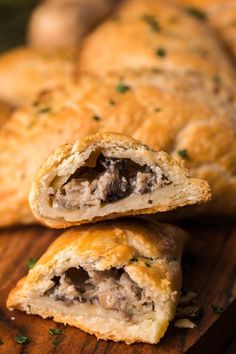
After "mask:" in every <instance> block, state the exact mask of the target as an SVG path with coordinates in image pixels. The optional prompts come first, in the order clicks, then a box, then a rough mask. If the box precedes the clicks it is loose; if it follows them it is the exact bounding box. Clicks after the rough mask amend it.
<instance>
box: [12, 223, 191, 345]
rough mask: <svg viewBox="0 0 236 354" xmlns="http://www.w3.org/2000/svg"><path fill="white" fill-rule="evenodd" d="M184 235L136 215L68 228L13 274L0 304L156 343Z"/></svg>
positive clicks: (172, 296)
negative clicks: (24, 271) (14, 280)
mask: <svg viewBox="0 0 236 354" xmlns="http://www.w3.org/2000/svg"><path fill="white" fill-rule="evenodd" d="M185 237H186V235H185V233H184V232H183V231H182V230H180V229H178V228H176V227H174V226H170V225H165V224H157V223H152V222H149V221H144V220H139V219H136V220H131V219H130V220H126V221H124V220H123V221H120V222H117V221H116V222H107V223H99V224H96V225H92V226H91V225H90V226H83V227H80V228H77V229H72V230H69V231H67V232H65V233H64V234H63V235H62V236H61V237H59V238H58V239H57V240H56V241H55V242H54V243H53V244H52V245H51V246H50V247H49V249H48V250H47V251H46V253H45V254H44V255H43V256H42V257H41V258H40V260H39V261H38V262H37V264H36V265H35V266H34V268H33V269H32V270H30V272H29V274H28V276H27V277H25V278H23V279H21V280H20V281H19V282H18V284H17V286H16V287H15V288H14V289H13V290H12V291H11V292H10V294H9V297H8V300H7V306H8V307H9V308H17V309H20V310H22V311H26V312H27V313H28V314H37V315H40V316H41V317H43V318H47V317H53V319H54V320H55V321H57V322H61V323H64V324H69V325H72V326H76V327H78V328H81V329H82V330H84V331H86V332H89V333H91V334H95V335H96V336H97V337H98V338H103V339H112V340H115V341H125V342H127V343H133V342H136V341H139V342H147V343H157V342H158V341H159V340H160V338H161V337H162V336H163V335H164V333H165V331H166V329H167V327H168V324H169V321H170V320H171V319H172V318H173V317H174V316H175V309H176V305H177V302H178V299H179V292H180V287H181V266H180V258H181V253H182V248H183V243H184V240H185Z"/></svg>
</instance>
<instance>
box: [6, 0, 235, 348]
mask: <svg viewBox="0 0 236 354" xmlns="http://www.w3.org/2000/svg"><path fill="white" fill-rule="evenodd" d="M196 17H197V18H196ZM203 17H204V16H201V15H199V13H198V15H197V16H196V11H195V12H194V11H189V9H188V11H186V8H183V7H179V6H178V5H176V3H174V2H166V1H161V0H156V1H151V0H145V1H144V0H133V1H132V0H127V1H124V2H123V3H122V4H121V5H120V6H119V8H118V9H116V11H115V13H114V14H113V16H112V17H110V18H108V19H107V20H106V21H105V22H104V23H102V24H101V25H99V26H98V27H97V28H96V29H95V30H94V31H93V32H92V33H91V34H90V35H88V37H87V38H86V39H85V40H84V42H83V43H82V46H81V48H80V49H79V50H76V49H71V48H69V49H63V50H60V51H51V50H50V51H48V50H45V49H44V50H43V51H42V50H41V49H40V50H38V49H28V48H25V49H20V50H16V51H14V52H12V53H10V54H5V55H4V56H3V57H2V58H0V82H1V83H4V85H1V87H0V96H1V98H2V99H3V101H8V102H9V103H10V107H9V109H14V107H15V106H18V105H22V107H21V108H18V109H15V112H14V113H13V114H12V115H11V117H10V118H9V119H8V121H7V123H5V124H4V125H3V127H2V128H1V131H0V149H1V151H2V152H1V156H0V166H1V174H0V181H1V184H0V194H1V196H3V197H2V198H1V200H0V212H1V220H0V224H1V226H9V225H13V224H19V223H22V224H28V223H34V222H35V218H34V216H33V214H32V212H31V210H30V208H29V205H28V201H27V197H28V193H29V188H30V185H31V184H32V182H33V179H34V175H35V172H36V171H37V170H38V168H39V166H40V165H41V164H42V163H43V161H44V160H45V158H46V157H47V156H48V155H49V154H50V153H52V151H53V150H54V149H56V148H58V147H59V146H60V145H61V144H64V143H69V144H71V143H74V141H75V140H76V139H78V138H80V137H83V136H86V135H90V134H94V133H97V132H98V131H100V130H106V131H109V132H116V133H122V134H125V135H128V136H131V137H133V138H136V139H138V140H140V141H141V142H142V143H145V144H147V145H148V146H149V147H150V148H152V149H155V150H157V151H159V150H164V151H166V152H167V153H169V154H170V155H172V157H174V158H175V159H177V160H182V159H184V160H185V164H186V166H187V167H189V168H191V172H190V173H191V175H192V176H194V177H197V178H202V179H205V180H207V181H208V182H209V184H210V186H211V189H212V200H211V201H208V202H207V203H205V204H202V205H199V206H197V207H196V206H193V207H188V208H186V209H181V210H180V212H181V214H180V216H182V217H185V216H188V215H196V214H226V215H235V211H236V198H235V196H236V175H235V174H236V170H235V164H234V161H235V157H236V126H235V124H236V123H235V112H236V110H235V109H236V108H235V93H234V90H235V88H234V85H235V80H236V78H235V71H234V68H233V66H232V63H231V61H230V60H229V59H228V57H227V55H226V51H225V49H224V48H223V47H222V46H221V44H220V43H219V42H218V41H217V38H216V37H215V36H214V33H213V32H212V31H211V29H210V28H209V27H208V26H207V24H205V22H204V21H203V20H204V19H203ZM77 38H78V37H77ZM104 39H105V40H104ZM56 44H58V43H56ZM62 44H64V43H62ZM13 78H16V80H14V79H13ZM17 78H18V79H17ZM21 78H22V80H21ZM39 91H42V92H41V93H40V94H39V95H38V96H37V95H36V93H37V92H39ZM3 105H5V103H3ZM3 116H4V114H3ZM75 146H76V144H75ZM72 150H73V149H72ZM58 151H59V153H58V154H59V155H58V156H59V157H57V153H56V155H52V156H51V157H49V160H47V161H49V162H46V166H47V164H49V166H50V167H49V168H50V169H51V171H54V170H53V169H54V167H55V166H54V164H53V163H54V162H55V163H56V164H58V163H59V160H60V158H62V156H61V154H60V150H58ZM55 156H56V157H55ZM119 157H120V156H119ZM58 159H59V160H58ZM51 162H53V163H51ZM43 166H44V165H43ZM47 168H48V167H47ZM51 171H50V172H51ZM39 176H40V180H39V182H40V181H43V182H45V181H46V180H47V175H44V173H42V174H40V173H39ZM71 176H72V175H71ZM36 181H37V177H36ZM34 183H36V182H34ZM49 188H50V186H49ZM183 191H185V190H184V186H183ZM191 193H193V190H189V195H190V196H191ZM205 193H206V195H207V189H206V191H205ZM34 198H36V202H38V204H39V205H40V206H41V209H40V208H39V210H38V211H36V212H35V210H34V212H35V213H36V215H37V217H39V218H40V219H41V221H42V220H43V222H45V221H47V220H46V218H42V215H41V212H40V210H41V211H42V204H40V203H41V199H40V197H39V195H37V193H36V197H35V196H34ZM37 198H38V199H37ZM207 198H208V197H205V198H204V197H203V196H201V197H200V198H199V199H198V200H196V201H195V202H200V201H201V200H204V199H207ZM177 200H178V199H177ZM183 204H189V203H183ZM190 204H191V203H190ZM192 204H193V203H192ZM176 206H178V203H177V205H176ZM140 209H142V208H140ZM150 209H151V208H150ZM169 209H171V208H167V209H165V210H169ZM132 210H133V207H132V208H131V211H132ZM129 214H130V213H129ZM131 214H132V213H131ZM173 214H174V215H177V213H176V212H173ZM122 215H123V214H122V213H120V215H119V216H122ZM46 216H47V214H46ZM156 218H158V215H157V216H152V221H151V222H148V221H146V224H145V231H139V230H142V227H143V226H142V222H141V221H137V225H139V223H140V226H137V228H135V230H134V229H133V226H129V222H127V221H125V222H124V223H123V222H120V223H109V222H107V223H103V224H102V226H101V225H100V224H95V226H88V227H84V228H82V229H77V230H76V231H71V232H70V231H69V232H68V233H66V235H65V236H62V238H59V239H58V241H56V242H55V243H54V244H53V245H52V247H51V248H50V249H49V250H48V251H47V253H46V254H45V255H44V256H43V257H42V259H41V260H40V261H39V263H38V264H37V265H36V266H35V268H34V269H33V270H32V271H31V272H30V274H29V276H28V278H27V280H26V281H25V284H26V285H24V281H23V282H21V283H20V285H18V288H16V290H13V293H12V294H13V295H11V296H10V300H9V306H15V307H19V308H21V309H23V310H26V311H27V312H29V313H31V309H28V307H27V306H28V305H29V301H33V299H34V297H35V296H38V293H40V294H45V291H46V290H47V291H48V290H49V289H53V287H56V286H57V287H59V288H60V286H61V285H60V284H59V285H58V284H57V283H52V281H51V279H52V278H53V277H54V276H59V274H64V273H63V272H65V271H67V270H68V269H70V268H75V266H76V264H78V262H79V265H80V264H82V265H83V262H85V269H86V271H88V272H90V271H92V272H96V271H104V270H108V269H110V268H111V267H115V268H116V267H117V268H122V267H125V270H126V269H127V272H128V274H129V275H130V277H131V279H133V280H134V281H136V283H137V282H138V281H140V278H142V277H145V276H146V274H149V272H151V275H150V279H151V278H152V277H154V278H155V277H156V274H158V272H159V270H158V269H160V268H158V267H159V266H160V265H156V264H154V266H153V265H152V264H149V263H148V264H149V266H150V267H149V266H147V265H146V268H145V262H148V259H149V260H151V262H152V261H153V259H154V260H155V258H158V259H159V257H161V258H163V259H162V260H161V262H162V261H163V262H164V263H163V262H162V263H163V264H162V265H163V266H164V267H167V268H166V269H168V267H169V261H170V263H171V262H172V261H174V262H177V263H175V264H174V267H177V268H178V269H177V268H176V269H177V270H176V272H177V273H178V275H173V274H174V271H173V274H172V270H170V278H168V276H167V277H166V270H163V269H162V270H160V273H159V276H160V278H161V280H160V278H159V279H158V281H157V280H155V281H157V283H158V284H161V283H162V280H163V281H164V282H166V281H167V283H169V284H171V286H172V285H173V284H175V279H177V278H179V274H180V269H179V259H180V254H181V250H180V249H181V248H182V246H178V245H177V244H175V243H176V242H177V243H178V242H179V241H178V239H179V238H178V234H179V232H180V233H181V231H179V230H176V231H173V234H175V236H174V237H173V235H172V236H170V235H169V231H168V232H166V234H165V232H164V236H163V237H162V236H161V233H160V232H159V231H149V230H151V229H152V228H154V229H155V228H157V230H159V228H163V229H164V230H165V227H166V228H167V230H170V228H171V230H172V227H170V226H163V225H160V224H156V221H155V219H156ZM130 223H131V224H132V221H130ZM135 223H136V221H135ZM72 224H73V223H72ZM54 226H55V224H54ZM67 226H70V223H69V224H68V225H67ZM130 228H131V229H132V232H133V236H132V237H133V240H136V241H137V239H138V236H137V235H138V234H139V232H141V234H142V236H140V237H142V238H143V241H142V242H143V243H144V246H143V248H141V249H140V251H139V247H140V246H139V242H138V241H137V244H135V245H133V244H132V241H131V237H130V238H129V239H128V238H127V237H128V236H127V235H129V232H130ZM84 230H85V231H84ZM90 230H92V231H91V234H92V233H93V232H95V233H96V230H97V234H96V235H95V236H91V235H90ZM94 230H95V231H94ZM104 230H105V231H104ZM111 230H115V231H114V234H113V233H112V232H113V231H111ZM173 230H174V229H173ZM84 232H85V233H86V235H87V236H85V238H87V239H88V241H87V243H86V246H84V247H85V249H84V250H83V251H82V248H81V245H80V238H81V237H83V235H82V236H81V234H83V233H84ZM104 232H105V233H107V234H109V233H110V232H111V236H110V238H108V239H107V242H108V243H109V242H110V241H109V240H113V241H114V245H112V249H113V247H114V253H113V251H112V253H111V255H110V256H109V257H110V258H109V259H107V258H106V257H105V258H104V260H103V258H102V260H103V261H104V264H103V265H101V266H100V265H99V263H98V264H97V263H96V267H95V268H93V269H92V270H91V269H89V265H88V263H87V262H88V259H84V258H83V252H85V253H86V252H88V253H89V254H90V252H92V253H91V254H92V257H93V252H95V251H94V249H92V250H91V249H90V247H92V245H93V242H94V243H95V244H96V247H95V249H96V248H99V249H100V247H101V245H100V242H101V235H100V233H104ZM152 232H153V233H154V234H155V235H156V238H155V239H153V238H151V240H150V239H149V237H150V235H151V234H152ZM122 233H123V234H124V235H125V236H121V235H122ZM171 233H172V231H171ZM117 235H119V237H120V238H121V239H120V240H117V239H116V237H118V236H117ZM159 238H160V239H159ZM183 238H184V237H182V239H183ZM158 239H159V240H160V243H158ZM75 240H76V241H75ZM90 241H91V242H90ZM113 241H112V242H113ZM136 241H134V242H136ZM97 242H98V243H97ZM140 242H141V241H140ZM165 242H167V243H168V244H170V245H171V246H170V247H167V250H166V251H163V249H162V247H164V246H163V245H164V244H165ZM77 243H78V252H77V253H76V252H74V253H72V254H71V255H70V257H72V258H73V256H74V257H77V258H76V261H75V260H74V261H71V260H70V261H68V264H66V265H65V266H63V267H62V263H63V259H64V257H65V254H66V249H67V246H68V247H69V246H70V247H71V248H72V249H73V248H76V249H77ZM180 243H181V244H182V243H183V242H182V241H181V242H180ZM117 244H118V245H119V246H120V247H121V249H122V250H120V247H118V245H117ZM176 245H177V246H176ZM117 247H118V248H117ZM152 247H153V252H152V251H150V253H148V252H147V253H145V251H144V250H145V249H146V248H147V249H149V248H150V249H152ZM154 249H155V251H154ZM174 249H176V251H175V252H174V251H173V250H174ZM108 250H109V249H108ZM122 252H123V253H122ZM172 252H173V253H172ZM119 255H120V256H121V257H122V259H119ZM54 256H55V257H56V258H53V257H54ZM100 256H101V251H99V252H97V255H96V257H97V258H96V257H95V256H94V257H95V261H96V262H98V261H99V260H100ZM113 256H114V257H115V260H113V258H112V257H113ZM57 257H58V259H59V261H58V263H56V264H55V259H57ZM137 257H138V258H139V257H141V262H140V261H138V264H136V258H137ZM172 258H173V259H172ZM81 259H82V261H81ZM111 259H112V260H111ZM167 259H168V262H167V264H166V263H165V262H166V260H167ZM170 259H171V260H170ZM50 262H51V263H50ZM60 262H62V263H60ZM129 262H131V264H130V263H129ZM139 262H140V263H139ZM133 263H135V266H134V264H133ZM154 263H155V261H154ZM171 264H172V263H171ZM50 266H52V267H53V272H52V273H50V274H49V275H50V277H51V278H48V279H47V281H48V282H49V283H46V280H45V284H43V283H42V282H39V281H38V279H41V277H42V276H43V277H44V276H45V274H46V273H47V271H48V267H50ZM86 267H87V268H86ZM129 267H131V268H129ZM132 267H134V268H135V267H136V270H137V272H138V271H140V272H142V271H143V275H142V276H140V275H139V276H137V278H135V277H133V275H131V274H132V273H131V272H130V273H129V269H131V271H132ZM139 267H140V268H139ZM149 268H151V270H150V269H149ZM162 271H163V273H164V274H165V275H164V276H162V275H161V272H162ZM154 273H155V275H154ZM95 275H96V274H95ZM63 276H64V275H63ZM63 276H62V278H63ZM119 276H122V275H119ZM154 278H153V279H154ZM155 279H156V278H155ZM50 282H51V283H50ZM157 283H156V284H157ZM22 284H23V285H22ZM35 284H38V287H37V286H36V285H35ZM67 285H68V284H67ZM149 286H150V284H148V285H143V287H142V286H141V283H140V287H141V288H146V287H147V288H148V287H149ZM22 289H23V290H22ZM45 289H46V290H45ZM179 289H180V282H179V281H178V284H177V285H175V286H174V287H173V288H171V289H169V290H168V289H166V288H165V289H164V288H163V289H162V290H163V291H164V293H163V294H165V295H166V296H167V297H166V299H168V300H165V301H167V302H168V301H170V302H169V303H168V304H169V306H170V307H169V309H168V311H169V313H168V314H167V315H166V319H167V322H166V323H165V325H163V328H162V330H160V329H159V330H158V331H157V329H156V328H157V327H155V329H153V332H152V331H151V332H150V333H151V334H150V337H145V335H146V334H145V333H144V337H138V335H137V337H132V335H133V333H132V331H131V332H130V333H129V335H128V336H127V337H126V338H125V337H124V334H123V335H122V332H120V337H119V336H118V335H117V337H114V335H113V334H109V333H108V332H106V331H105V332H104V333H101V329H100V326H101V327H104V322H102V321H101V323H100V325H99V324H98V327H94V323H90V322H88V323H87V324H84V327H83V324H82V322H81V321H85V320H84V319H83V320H81V319H80V320H79V321H78V322H76V321H74V319H73V320H71V317H70V316H69V315H68V313H66V312H65V314H64V316H67V317H66V319H65V317H63V316H62V317H60V316H58V311H61V309H60V308H56V305H55V313H54V314H53V316H54V318H55V320H56V321H59V322H61V321H62V322H67V323H70V324H73V325H77V326H79V327H81V328H84V329H85V330H88V331H89V332H92V333H95V334H96V335H97V336H98V337H103V338H113V339H114V340H125V341H127V342H133V341H135V340H141V341H147V342H157V341H158V340H159V339H160V337H161V336H162V335H163V333H164V331H165V329H166V327H167V325H168V321H169V320H170V319H171V318H172V317H173V314H174V308H175V306H176V303H177V300H178V293H179ZM159 290H160V288H159V289H158V291H159ZM168 291H170V292H169V293H168ZM176 291H177V292H176ZM14 292H15V295H14ZM153 292H154V293H155V291H154V290H153ZM153 292H151V295H152V294H153ZM175 292H176V293H175ZM174 293H175V296H174V295H173V294H174ZM163 294H162V296H164V295H163ZM167 294H168V295H167ZM151 295H149V296H151ZM158 296H159V295H158ZM173 296H174V298H173ZM52 298H53V295H52ZM15 299H17V301H16V300H15ZM170 299H171V300H170ZM153 301H154V303H155V300H153ZM158 301H160V299H159V300H158ZM158 301H157V303H158ZM59 302H60V301H59ZM81 302H82V301H81ZM55 303H56V302H55ZM37 306H40V307H41V306H42V304H40V305H37ZM50 306H51V305H50ZM171 306H172V307H171ZM62 307H63V305H62ZM117 309H119V310H120V307H119V308H117ZM117 309H116V310H117ZM170 309H171V310H170ZM32 311H33V312H32V313H40V312H39V309H38V308H37V307H36V308H35V309H33V310H32ZM161 311H163V313H166V312H165V310H163V309H162V310H161ZM168 311H167V312H168ZM40 314H41V315H42V316H43V317H47V316H48V315H50V313H49V310H48V309H47V310H45V312H44V313H43V314H42V313H40ZM101 317H102V315H101V316H100V318H101ZM98 318H99V316H98ZM98 323H99V322H98ZM113 328H114V330H116V331H118V330H119V328H118V327H117V328H116V327H115V324H114V325H113ZM124 328H125V326H124ZM140 330H141V331H142V329H141V328H140ZM136 331H137V329H136V330H134V332H135V333H136ZM136 334H137V333H136Z"/></svg>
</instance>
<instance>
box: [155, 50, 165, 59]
mask: <svg viewBox="0 0 236 354" xmlns="http://www.w3.org/2000/svg"><path fill="white" fill-rule="evenodd" d="M156 55H157V56H158V57H160V58H164V57H165V56H166V50H165V49H164V48H158V49H157V50H156Z"/></svg>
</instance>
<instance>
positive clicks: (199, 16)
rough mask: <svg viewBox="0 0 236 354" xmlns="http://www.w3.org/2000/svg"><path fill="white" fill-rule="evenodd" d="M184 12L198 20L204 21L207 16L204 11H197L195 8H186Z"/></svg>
mask: <svg viewBox="0 0 236 354" xmlns="http://www.w3.org/2000/svg"><path fill="white" fill-rule="evenodd" d="M186 11H187V13H188V14H189V15H191V16H194V17H196V18H197V19H198V20H206V19H207V16H206V14H205V12H204V11H202V10H200V9H198V8H197V7H193V6H190V7H187V8H186Z"/></svg>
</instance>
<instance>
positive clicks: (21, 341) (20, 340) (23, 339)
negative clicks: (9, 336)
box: [15, 336, 29, 344]
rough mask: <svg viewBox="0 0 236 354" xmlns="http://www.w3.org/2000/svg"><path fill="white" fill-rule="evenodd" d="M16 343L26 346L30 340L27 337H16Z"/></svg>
mask: <svg viewBox="0 0 236 354" xmlns="http://www.w3.org/2000/svg"><path fill="white" fill-rule="evenodd" d="M15 341H16V343H19V344H25V343H29V338H28V337H26V336H15Z"/></svg>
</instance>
